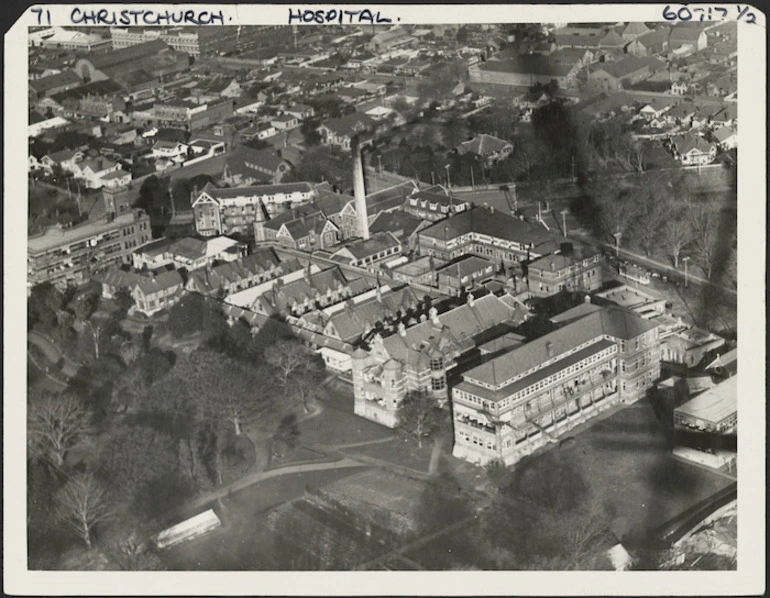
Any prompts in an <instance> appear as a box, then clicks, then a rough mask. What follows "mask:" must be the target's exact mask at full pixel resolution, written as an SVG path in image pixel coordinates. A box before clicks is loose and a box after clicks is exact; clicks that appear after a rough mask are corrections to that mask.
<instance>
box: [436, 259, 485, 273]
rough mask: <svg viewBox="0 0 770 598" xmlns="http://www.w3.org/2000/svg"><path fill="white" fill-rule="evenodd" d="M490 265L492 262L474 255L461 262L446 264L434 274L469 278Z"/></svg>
mask: <svg viewBox="0 0 770 598" xmlns="http://www.w3.org/2000/svg"><path fill="white" fill-rule="evenodd" d="M491 265H492V262H490V261H488V260H485V259H484V258H482V257H478V256H475V255H469V256H466V257H464V258H462V259H461V260H459V261H457V262H455V263H453V264H447V265H446V266H443V267H441V268H439V269H437V270H436V273H437V274H439V275H441V274H443V275H444V276H454V277H455V278H462V277H463V276H470V275H471V274H475V273H476V272H479V271H480V270H484V269H485V268H488V267H489V266H491Z"/></svg>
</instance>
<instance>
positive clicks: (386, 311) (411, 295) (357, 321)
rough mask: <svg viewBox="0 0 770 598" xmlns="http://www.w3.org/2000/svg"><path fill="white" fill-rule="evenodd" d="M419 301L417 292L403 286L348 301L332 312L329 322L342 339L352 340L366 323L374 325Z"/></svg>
mask: <svg viewBox="0 0 770 598" xmlns="http://www.w3.org/2000/svg"><path fill="white" fill-rule="evenodd" d="M419 301H420V299H419V297H418V296H417V293H415V292H414V290H412V288H411V287H409V286H404V287H401V288H400V289H397V290H394V291H390V292H386V293H382V294H381V295H379V296H377V297H373V298H371V299H368V300H366V301H362V302H360V303H352V302H350V304H348V305H346V306H345V308H344V309H341V310H339V311H337V312H335V313H333V314H332V315H331V316H330V317H329V322H330V323H331V325H332V326H333V327H334V329H335V331H336V332H337V334H338V335H339V337H340V338H341V339H342V340H343V341H352V340H354V339H356V338H358V337H360V336H361V335H362V334H363V333H364V331H365V330H366V327H367V325H368V326H370V327H374V326H375V325H376V324H377V322H380V321H382V320H383V319H384V318H385V317H387V316H388V315H391V314H394V313H395V312H397V311H399V310H401V311H402V313H403V312H406V310H407V309H408V308H409V307H412V306H414V305H416V304H417V303H418V302H419Z"/></svg>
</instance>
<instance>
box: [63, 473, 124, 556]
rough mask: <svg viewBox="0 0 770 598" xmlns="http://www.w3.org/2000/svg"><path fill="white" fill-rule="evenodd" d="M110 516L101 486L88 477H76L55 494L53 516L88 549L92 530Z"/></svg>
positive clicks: (87, 475) (110, 508)
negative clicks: (54, 512)
mask: <svg viewBox="0 0 770 598" xmlns="http://www.w3.org/2000/svg"><path fill="white" fill-rule="evenodd" d="M112 514H113V509H112V504H111V502H110V500H109V498H108V497H107V492H106V490H105V489H104V487H103V486H102V485H101V484H99V482H98V481H97V480H96V479H95V478H94V476H93V475H91V474H82V473H79V474H75V475H74V476H73V477H72V478H70V480H69V481H68V482H67V483H66V484H65V485H64V487H63V488H62V489H61V490H59V491H58V492H57V493H56V517H57V519H58V521H59V522H60V523H61V524H62V525H64V526H65V527H66V528H67V529H68V530H69V531H71V532H72V533H74V534H75V535H76V536H77V537H79V538H80V539H81V540H83V542H85V544H86V546H88V548H91V534H92V533H93V529H94V527H95V526H96V525H97V524H99V523H101V522H104V521H106V520H107V519H109V518H110V517H111V516H112Z"/></svg>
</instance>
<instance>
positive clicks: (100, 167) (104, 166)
mask: <svg viewBox="0 0 770 598" xmlns="http://www.w3.org/2000/svg"><path fill="white" fill-rule="evenodd" d="M76 167H77V169H78V170H79V171H80V172H79V174H78V173H76V175H75V176H76V177H78V178H81V179H83V180H84V181H85V185H86V187H88V188H89V189H101V188H102V187H103V186H104V180H103V177H104V176H106V175H108V174H110V173H111V172H115V171H117V170H120V164H118V163H117V162H111V161H110V160H107V159H106V158H93V159H91V158H89V159H87V160H83V161H82V162H80V163H78V164H77V165H76Z"/></svg>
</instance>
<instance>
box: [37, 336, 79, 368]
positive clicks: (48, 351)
mask: <svg viewBox="0 0 770 598" xmlns="http://www.w3.org/2000/svg"><path fill="white" fill-rule="evenodd" d="M27 340H28V341H29V342H30V343H32V344H33V345H35V346H36V347H37V348H38V349H40V350H41V351H42V352H43V354H44V355H45V358H46V359H47V360H48V361H50V362H51V363H54V364H55V363H57V362H58V361H59V360H60V359H62V358H63V359H64V367H63V368H62V370H61V372H62V374H64V375H65V376H67V377H68V378H71V377H72V376H74V375H75V374H77V373H78V365H77V364H76V363H74V362H72V361H71V360H70V359H69V358H67V356H66V355H64V353H62V352H61V350H60V349H59V347H57V346H56V345H55V344H54V343H53V341H52V340H51V339H49V338H48V337H46V336H44V335H42V334H40V333H39V332H35V331H34V330H33V331H30V332H29V334H28V335H27Z"/></svg>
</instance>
